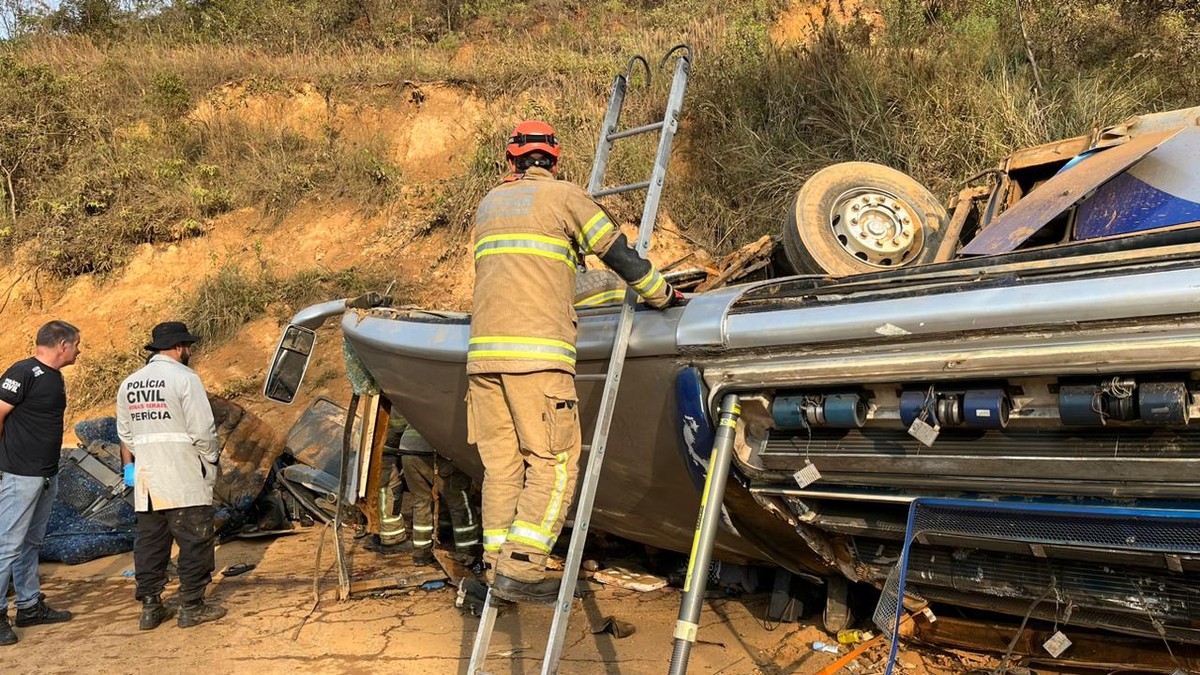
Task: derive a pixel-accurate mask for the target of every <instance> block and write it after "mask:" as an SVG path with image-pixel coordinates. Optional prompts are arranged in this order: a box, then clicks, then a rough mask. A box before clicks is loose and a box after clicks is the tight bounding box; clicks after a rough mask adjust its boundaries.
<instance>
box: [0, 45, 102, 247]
mask: <svg viewBox="0 0 1200 675" xmlns="http://www.w3.org/2000/svg"><path fill="white" fill-rule="evenodd" d="M81 129H82V122H81V120H80V119H79V116H78V115H77V114H76V112H75V107H74V105H73V104H72V90H71V87H70V86H69V82H68V81H65V80H64V79H63V78H60V77H57V76H55V74H54V73H53V72H52V71H51V70H50V69H49V68H47V67H45V66H27V65H24V64H21V63H19V62H17V60H16V59H15V58H13V56H12V55H9V54H0V183H2V184H3V189H0V197H2V198H3V199H0V212H2V214H3V215H0V218H3V219H4V220H7V221H10V226H15V225H16V222H17V215H18V213H19V211H20V207H19V204H20V198H21V190H22V188H23V187H24V186H25V185H27V184H30V183H34V182H37V181H38V180H41V179H44V178H45V177H46V176H48V175H49V174H50V173H51V172H52V171H54V169H55V168H56V167H58V166H60V165H61V164H62V163H63V162H65V161H66V159H67V147H68V146H69V145H70V142H71V140H72V139H73V138H74V137H75V136H76V135H77V134H78V133H79V131H80V130H81Z"/></svg>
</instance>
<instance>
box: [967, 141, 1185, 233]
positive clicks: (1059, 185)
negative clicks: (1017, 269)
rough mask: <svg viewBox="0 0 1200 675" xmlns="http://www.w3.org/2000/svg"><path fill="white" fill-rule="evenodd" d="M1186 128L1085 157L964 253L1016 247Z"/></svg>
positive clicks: (1005, 215) (1015, 208) (994, 223)
mask: <svg viewBox="0 0 1200 675" xmlns="http://www.w3.org/2000/svg"><path fill="white" fill-rule="evenodd" d="M1181 131H1183V128H1182V127H1180V128H1177V129H1169V130H1167V131H1161V132H1158V133H1152V134H1146V135H1145V136H1138V137H1137V138H1134V139H1133V140H1131V141H1129V142H1128V143H1125V144H1122V145H1119V146H1117V147H1115V148H1112V149H1110V150H1105V151H1103V152H1098V153H1096V154H1094V155H1092V156H1090V157H1087V158H1085V159H1083V160H1081V161H1080V162H1079V163H1078V164H1077V165H1075V166H1074V167H1072V168H1071V169H1070V170H1068V171H1065V172H1063V173H1060V174H1058V175H1056V176H1054V177H1052V178H1050V179H1049V180H1047V181H1046V182H1045V183H1042V184H1041V185H1040V186H1038V187H1037V188H1036V189H1035V190H1033V191H1032V192H1030V193H1029V196H1027V197H1025V198H1024V199H1022V200H1021V201H1019V202H1017V203H1016V204H1015V205H1014V206H1013V207H1012V208H1010V209H1009V210H1007V211H1005V212H1004V213H1002V214H1001V215H1000V216H999V217H998V218H996V219H995V220H994V221H992V223H991V224H990V225H988V227H987V228H986V229H985V230H984V231H983V232H982V233H980V235H979V236H978V237H975V239H973V240H972V241H971V243H969V244H967V245H966V246H964V247H963V248H962V250H961V251H960V253H961V254H962V255H996V254H999V253H1008V252H1010V251H1014V250H1016V248H1017V247H1018V246H1020V245H1021V244H1022V243H1024V242H1025V241H1026V240H1027V239H1029V237H1031V236H1033V234H1034V233H1035V232H1037V231H1038V230H1040V229H1042V227H1044V226H1045V225H1046V223H1049V222H1050V221H1051V220H1053V219H1054V218H1055V217H1057V216H1058V215H1059V214H1061V213H1062V212H1064V211H1066V210H1067V209H1069V208H1071V206H1073V205H1074V204H1075V203H1076V202H1078V201H1079V200H1081V199H1083V197H1084V196H1086V195H1087V194H1088V193H1090V192H1091V191H1092V190H1095V189H1096V188H1097V187H1099V186H1101V185H1103V184H1104V183H1105V182H1106V181H1108V180H1110V179H1111V178H1112V177H1113V176H1116V175H1117V174H1119V173H1121V172H1122V171H1124V170H1125V169H1127V168H1129V167H1130V166H1131V165H1132V164H1134V163H1135V162H1137V161H1138V160H1140V159H1141V158H1143V157H1145V156H1146V155H1147V154H1149V153H1150V152H1152V151H1153V150H1154V149H1155V148H1157V147H1158V146H1159V145H1161V144H1162V143H1163V142H1165V141H1167V140H1168V139H1170V138H1172V137H1173V136H1175V135H1176V134H1178V133H1179V132H1181Z"/></svg>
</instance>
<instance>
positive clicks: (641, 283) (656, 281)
mask: <svg viewBox="0 0 1200 675" xmlns="http://www.w3.org/2000/svg"><path fill="white" fill-rule="evenodd" d="M664 283H666V280H665V279H663V276H662V275H661V274H659V273H658V270H657V269H655V268H653V267H651V268H650V273H649V274H647V275H646V276H644V277H642V278H641V279H638V280H637V281H636V282H634V284H633V290H635V291H637V292H638V295H640V296H642V297H643V298H652V297H654V293H655V292H656V291H658V289H659V288H660V287H662V285H663V284H664Z"/></svg>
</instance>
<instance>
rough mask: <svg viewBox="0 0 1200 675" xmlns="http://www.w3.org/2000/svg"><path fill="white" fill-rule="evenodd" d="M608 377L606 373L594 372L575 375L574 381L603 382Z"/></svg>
mask: <svg viewBox="0 0 1200 675" xmlns="http://www.w3.org/2000/svg"><path fill="white" fill-rule="evenodd" d="M607 379H608V373H596V374H594V375H593V374H587V375H576V376H575V381H576V382H603V381H604V380H607Z"/></svg>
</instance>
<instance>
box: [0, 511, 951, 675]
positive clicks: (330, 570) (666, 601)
mask: <svg viewBox="0 0 1200 675" xmlns="http://www.w3.org/2000/svg"><path fill="white" fill-rule="evenodd" d="M322 529H323V528H322V527H321V526H320V525H318V526H315V527H312V528H306V529H304V528H302V529H300V530H298V533H297V534H294V535H290V536H283V537H279V538H276V539H250V540H235V541H232V542H230V543H227V544H223V545H221V546H220V547H218V549H217V570H218V573H217V574H216V575H215V576H216V579H215V581H214V583H213V585H212V586H211V587H210V596H211V597H212V598H213V599H215V600H216V601H217V602H219V603H221V604H223V605H224V606H226V607H227V608H228V609H229V614H228V615H227V616H226V617H225V618H223V619H221V620H220V621H218V622H216V623H213V624H205V625H202V626H199V627H196V628H192V629H188V630H182V629H180V628H178V627H176V626H175V625H174V622H171V623H167V624H164V625H162V626H160V627H158V628H157V629H155V630H153V631H146V632H143V631H139V630H138V629H137V621H138V616H139V612H140V607H139V605H138V604H137V602H136V601H135V600H134V597H133V594H134V581H133V579H132V578H131V577H130V576H126V573H128V574H132V572H129V571H130V570H132V569H133V560H132V556H131V555H129V554H125V555H120V556H111V557H107V558H100V559H98V560H94V561H92V562H89V563H85V564H82V565H75V566H67V565H56V564H49V565H43V566H42V586H43V590H44V591H45V593H46V594H47V597H48V599H49V602H50V603H51V604H52V605H53V606H54V607H57V608H62V609H69V610H71V611H72V612H74V613H75V619H74V620H72V621H71V622H69V623H65V624H58V625H52V626H36V627H32V628H19V629H17V633H18V635H20V638H21V641H20V642H19V643H17V644H16V645H14V646H11V647H3V648H0V663H3V666H4V671H5V672H6V673H11V674H13V675H15V674H18V673H42V674H47V673H78V672H98V673H162V672H203V673H247V672H253V673H292V672H297V671H299V672H305V673H397V672H400V673H406V674H412V675H421V674H424V673H429V674H431V675H432V674H435V673H436V674H438V675H441V674H444V673H452V672H458V673H462V672H465V671H466V668H467V661H468V657H469V654H470V649H471V641H472V639H473V637H474V631H475V628H476V626H477V625H478V620H477V619H476V618H474V617H471V616H467V615H465V614H463V612H462V611H461V610H458V609H456V608H455V607H454V598H455V591H454V589H453V588H452V587H449V586H447V587H445V588H442V589H439V590H432V591H425V590H415V591H409V592H403V591H397V592H393V594H391V595H386V596H385V595H382V594H381V595H378V596H375V597H370V596H368V597H364V598H361V599H352V600H350V601H347V602H339V601H338V600H337V592H336V588H337V573H336V569H335V567H334V558H333V537H332V535H331V534H329V533H328V532H327V533H325V534H324V535H323V534H322ZM322 537H324V542H323V543H322ZM318 548H320V549H321V559H320V561H319V569H320V573H321V574H320V598H321V600H320V603H319V604H318V605H317V607H316V609H315V611H312V610H313V605H314V595H313V577H314V573H315V572H316V571H317V569H318V562H317V552H318ZM350 555H351V561H352V565H353V566H354V577H355V578H356V579H367V578H375V577H379V576H381V575H386V574H397V575H403V574H406V573H412V572H414V571H415V570H414V568H412V567H411V565H410V564H409V556H408V555H407V554H406V553H400V554H396V555H391V556H387V557H382V556H379V555H377V554H373V553H369V552H366V551H363V550H362V549H360V548H359V547H358V546H357V544H352V546H351V548H350ZM236 563H253V564H255V565H256V567H255V568H254V569H253V570H251V571H250V572H248V573H246V574H243V575H240V576H235V577H228V578H226V577H222V576H221V574H220V570H224V569H225V568H226V567H227V566H229V565H232V564H236ZM588 588H591V589H593V590H594V594H593V595H591V596H590V597H589V598H588V599H586V600H584V601H576V605H575V612H574V614H573V615H572V617H571V625H570V631H569V634H568V639H567V646H566V649H565V652H564V658H563V661H562V667H561V672H563V673H566V674H570V673H581V674H590V673H621V674H623V675H637V674H641V673H662V672H664V671H665V670H666V669H667V665H668V663H669V662H670V658H671V647H672V636H671V633H672V629H673V626H674V622H675V618H676V615H677V613H678V611H679V603H680V594H679V592H678V591H677V590H676V589H671V588H666V589H662V590H658V591H651V592H648V593H639V592H635V591H629V590H624V589H615V588H611V587H605V586H601V585H599V584H589V585H588ZM174 589H175V585H174V583H172V584H171V585H169V586H168V588H167V598H169V597H170V596H171V595H172V594H173V593H174ZM767 604H768V596H767V595H761V594H760V595H749V596H743V597H740V598H718V599H713V600H709V601H708V602H706V604H705V606H704V612H703V615H702V617H701V628H700V634H699V640H700V642H699V643H698V644H697V645H696V647H695V648H694V649H693V651H692V655H691V659H690V662H689V670H688V672H689V673H695V674H699V673H723V674H726V675H737V674H747V675H760V674H761V675H768V674H770V675H774V674H783V673H795V674H798V675H803V674H809V673H815V672H816V671H817V670H819V669H820V668H821V667H823V666H825V665H828V664H829V663H831V662H832V661H833V660H834V658H835V657H834V656H833V655H831V654H825V653H818V652H814V651H813V650H812V648H811V645H812V642H813V641H814V640H825V641H830V638H829V636H828V635H826V634H825V633H824V632H822V631H821V630H820V629H819V628H817V627H816V626H814V625H812V624H811V623H807V622H802V623H798V624H779V625H775V624H768V623H766V622H764V615H765V612H766V608H767ZM310 611H312V614H311V616H309V612H310ZM306 616H307V617H308V618H307V620H306V619H305V617H306ZM608 616H613V617H616V618H617V619H620V620H622V621H626V622H629V623H632V624H634V626H635V627H636V628H637V632H636V633H634V634H633V635H631V636H629V637H626V638H623V639H618V638H615V637H613V636H612V635H609V634H599V635H593V634H592V633H591V629H590V627H591V625H598V624H599V623H600V622H601V621H602V620H603V618H604V617H608ZM550 618H551V610H550V609H549V608H541V607H526V608H518V609H517V610H515V611H514V612H511V613H508V614H504V615H502V616H501V617H500V619H499V620H498V621H497V624H496V631H495V634H494V636H493V639H492V652H491V653H492V654H493V655H494V656H493V657H492V658H491V659H489V662H488V671H489V672H491V673H493V674H495V675H522V674H524V673H536V672H539V668H540V657H541V655H542V653H543V651H544V649H545V636H546V635H547V631H548V627H549V622H550ZM879 651H880V650H876V653H875V659H876V660H878V658H879V655H878V652H879ZM938 658H939V657H936V656H932V655H924V654H919V653H916V652H911V653H906V654H905V655H904V663H905V664H906V665H907V666H908V667H907V668H906V669H904V672H906V673H909V674H910V675H916V674H924V673H929V674H931V675H938V674H941V673H950V672H954V671H952V670H946V669H943V668H941V667H938V666H937V665H936V664H935V663H933V662H934V661H936V660H938ZM926 661H930V663H928V664H926ZM869 665H870V662H869V661H868V660H863V661H862V666H863V667H862V668H860V669H857V670H854V671H844V672H857V673H866V672H874V671H875V669H873V668H868V666H869Z"/></svg>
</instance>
